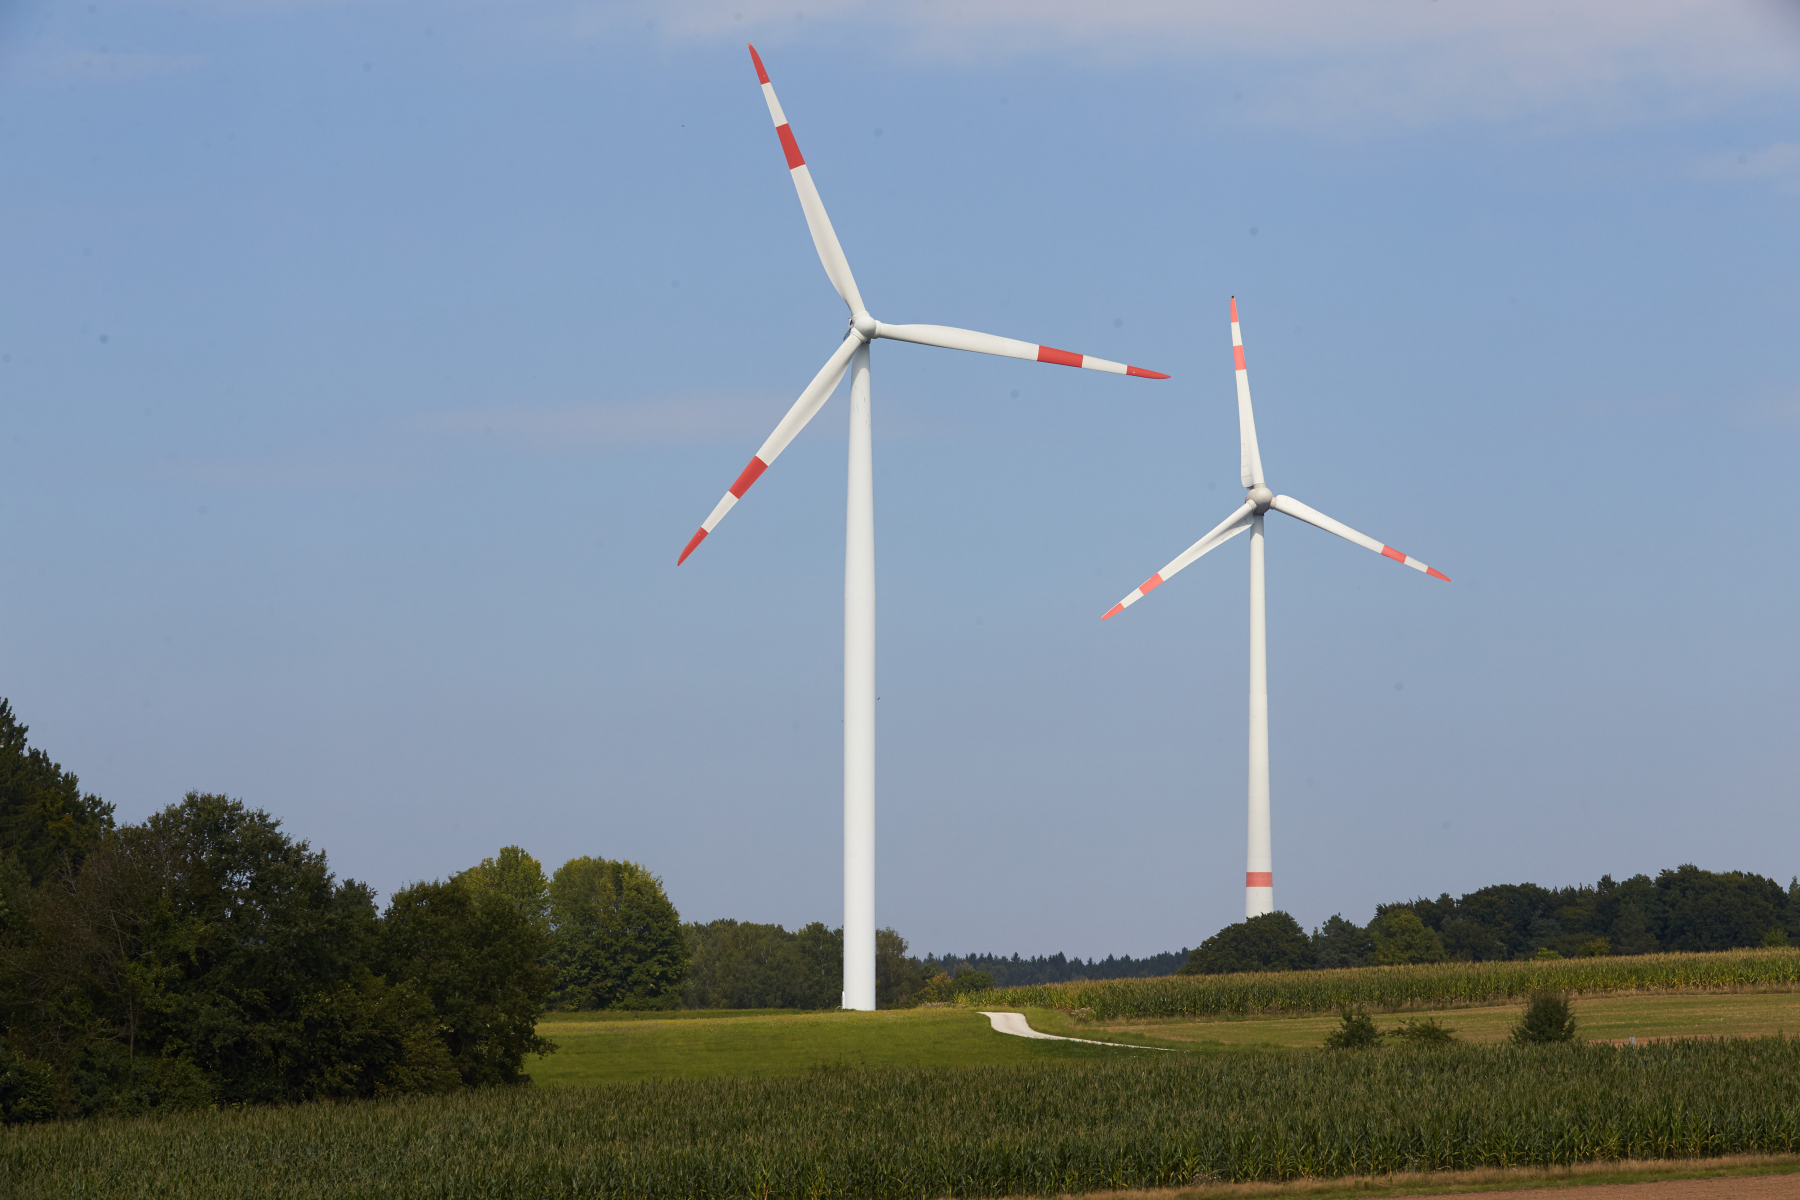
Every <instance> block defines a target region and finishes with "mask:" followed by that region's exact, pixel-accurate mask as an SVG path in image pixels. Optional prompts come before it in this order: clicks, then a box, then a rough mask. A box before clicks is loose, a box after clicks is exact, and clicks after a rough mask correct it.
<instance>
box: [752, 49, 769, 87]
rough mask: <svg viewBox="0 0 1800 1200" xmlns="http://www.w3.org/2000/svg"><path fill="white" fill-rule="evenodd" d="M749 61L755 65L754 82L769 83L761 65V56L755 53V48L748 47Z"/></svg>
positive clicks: (765, 70) (767, 75) (767, 73)
mask: <svg viewBox="0 0 1800 1200" xmlns="http://www.w3.org/2000/svg"><path fill="white" fill-rule="evenodd" d="M750 61H751V62H753V63H755V64H756V82H758V83H767V82H769V72H768V70H767V69H766V68H765V67H764V66H763V65H762V55H760V54H758V53H757V52H756V47H755V46H751V47H750Z"/></svg>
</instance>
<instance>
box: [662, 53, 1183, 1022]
mask: <svg viewBox="0 0 1800 1200" xmlns="http://www.w3.org/2000/svg"><path fill="white" fill-rule="evenodd" d="M750 59H751V61H752V62H754V63H755V64H756V78H757V80H758V81H759V82H761V84H762V93H763V99H764V100H765V101H767V102H768V105H769V116H770V117H772V118H773V119H774V121H775V136H776V137H777V138H779V139H780V141H781V149H782V152H783V153H785V154H786V155H787V165H788V172H789V174H790V175H792V176H793V180H794V190H795V191H797V192H799V193H800V209H801V211H802V212H803V213H805V214H806V227H807V229H809V230H810V231H811V232H812V240H813V246H814V248H816V249H817V250H818V252H819V261H820V262H822V263H823V264H824V265H825V274H826V276H827V277H828V278H829V279H830V280H831V286H832V287H834V288H836V289H837V294H838V295H839V296H841V297H842V298H843V301H844V303H845V304H846V305H848V306H849V308H850V328H849V330H848V332H847V333H846V334H845V335H844V340H843V342H842V343H841V344H840V345H839V346H838V348H837V349H836V350H835V351H834V352H833V353H832V355H831V357H830V358H829V359H827V360H826V361H825V365H824V366H823V367H822V368H820V370H819V373H818V374H817V375H814V376H813V380H812V382H811V383H809V384H807V385H806V389H805V390H804V391H802V392H801V393H800V398H799V399H798V400H796V401H794V406H793V407H792V408H790V409H789V410H788V414H787V416H785V417H783V418H782V419H781V424H779V425H777V426H776V427H775V432H774V433H771V434H770V435H769V439H768V440H767V441H766V442H764V443H763V444H762V449H760V450H758V451H757V452H756V457H755V458H752V459H751V460H750V464H749V465H748V466H746V467H745V468H744V469H743V471H742V472H741V473H740V474H739V475H738V477H737V482H735V483H733V484H732V485H731V488H730V490H728V491H727V492H726V493H725V496H724V498H723V499H721V500H720V501H719V503H718V504H717V505H716V506H715V507H714V508H713V510H712V513H711V514H710V515H709V516H708V517H707V518H706V520H705V521H704V522H702V523H701V525H700V530H699V532H697V533H695V534H694V536H693V537H692V538H690V539H689V540H688V544H687V548H686V549H684V550H682V552H681V557H680V558H679V559H677V560H676V564H677V565H680V564H681V563H683V562H686V561H687V556H688V555H690V554H692V553H693V552H694V547H696V546H698V545H699V544H700V543H701V542H702V541H703V540H705V538H706V535H707V534H709V533H711V532H712V531H713V529H714V527H715V526H717V525H718V523H719V521H720V520H721V519H722V518H723V517H724V516H725V514H726V513H728V512H730V511H731V508H732V506H733V505H735V504H736V503H737V502H738V501H739V500H741V499H742V498H743V496H744V493H745V492H746V491H748V490H749V489H750V485H751V484H753V483H755V482H756V481H757V479H759V478H760V477H761V476H762V473H763V472H764V471H766V470H768V469H769V466H770V464H772V463H773V462H774V461H775V458H776V456H777V455H779V454H780V453H781V452H782V451H783V450H785V449H787V445H788V443H789V442H791V441H793V440H794V437H795V435H796V434H798V433H799V432H800V431H801V430H802V429H803V428H805V427H806V423H807V422H808V421H810V420H812V419H813V415H814V414H815V413H817V412H818V411H819V409H820V407H822V406H823V405H824V403H825V401H826V399H828V398H829V397H830V395H831V393H832V392H833V391H835V390H836V389H837V385H838V382H839V381H840V380H842V379H843V377H844V372H845V371H846V370H848V371H849V372H850V477H849V495H848V498H847V500H846V502H845V521H844V526H845V528H844V995H843V1006H844V1007H845V1008H853V1009H865V1010H872V1009H873V1008H874V1007H875V486H874V459H873V456H872V453H871V449H870V444H869V442H870V401H869V343H870V342H872V341H874V340H875V339H876V338H890V339H892V340H894V341H898V342H914V343H917V344H918V345H921V346H942V347H944V348H945V349H948V350H972V351H975V352H976V353H979V354H998V355H1001V356H1003V357H1006V358H1025V359H1031V360H1034V361H1036V362H1044V363H1055V364H1057V365H1058V366H1064V367H1086V368H1087V369H1088V370H1090V371H1110V372H1112V373H1113V374H1115V375H1139V376H1142V377H1144V378H1146V379H1167V378H1168V376H1167V375H1164V374H1162V373H1161V372H1158V371H1146V370H1144V369H1143V368H1142V367H1128V366H1125V365H1124V364H1123V363H1115V362H1108V361H1106V360H1105V359H1103V358H1089V357H1087V356H1086V355H1081V354H1071V353H1070V352H1069V351H1067V350H1058V349H1056V348H1054V347H1052V346H1040V345H1037V344H1035V343H1032V342H1020V341H1015V340H1014V339H1012V338H1004V337H995V336H994V335H993V334H991V333H976V332H974V331H973V330H969V329H953V328H951V327H949V326H947V325H885V324H883V323H882V322H880V321H877V320H876V319H875V318H874V317H872V316H870V315H869V310H868V309H867V308H866V307H864V305H863V301H862V294H861V293H860V292H858V291H857V290H856V280H855V278H853V277H852V276H851V274H850V263H849V260H848V259H846V258H845V257H844V248H843V247H842V246H840V245H839V244H838V238H837V233H836V232H835V231H833V229H832V228H831V219H830V218H829V217H827V216H826V215H825V204H824V202H823V201H821V200H820V199H819V189H818V188H816V187H814V186H813V181H812V174H811V172H809V171H808V170H807V168H806V160H805V159H804V158H802V157H801V156H800V146H799V144H798V143H797V142H795V140H794V131H793V130H792V129H791V128H790V127H789V126H788V119H787V117H786V116H784V115H783V114H782V111H781V103H780V101H778V100H776V99H775V87H774V85H773V84H771V83H770V82H769V73H768V71H766V70H764V69H763V61H762V56H761V55H759V54H758V53H757V52H756V47H755V46H751V47H750Z"/></svg>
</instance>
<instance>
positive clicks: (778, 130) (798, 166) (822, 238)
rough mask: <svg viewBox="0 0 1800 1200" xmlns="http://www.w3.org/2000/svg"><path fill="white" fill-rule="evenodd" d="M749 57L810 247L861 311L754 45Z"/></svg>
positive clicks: (847, 299)
mask: <svg viewBox="0 0 1800 1200" xmlns="http://www.w3.org/2000/svg"><path fill="white" fill-rule="evenodd" d="M750 61H751V62H754V63H755V64H756V78H757V81H758V82H760V83H761V84H762V93H763V99H764V100H766V101H768V104H769V116H770V117H771V118H773V119H774V121H775V136H776V137H778V138H780V139H781V150H782V153H783V154H785V155H787V165H788V174H790V175H791V176H793V179H794V190H795V191H796V192H799V193H800V210H801V211H802V212H804V213H805V214H806V228H807V229H808V230H810V231H811V232H812V240H813V248H814V249H816V250H817V251H818V252H819V261H820V262H821V263H823V264H824V265H825V274H826V276H827V277H829V278H830V280H831V286H832V287H834V288H836V289H837V294H838V295H839V296H841V297H843V300H844V303H845V304H848V305H849V306H850V312H851V313H852V314H855V313H859V312H861V311H863V302H862V293H861V292H859V291H857V290H856V277H855V276H853V275H851V274H850V260H849V259H847V258H845V257H844V248H843V246H841V245H839V244H838V236H837V230H835V229H833V228H832V227H831V218H830V217H828V216H826V215H825V202H824V201H823V200H821V199H819V189H818V188H817V187H815V186H814V185H813V179H812V172H811V171H809V170H807V168H806V160H805V159H804V158H802V157H801V156H800V143H798V142H796V141H795V140H794V131H793V129H792V127H790V126H789V125H788V119H787V115H786V114H785V113H783V112H782V111H781V101H779V100H777V99H776V98H775V85H774V84H772V83H770V82H769V72H768V71H767V70H765V69H764V68H763V60H762V55H760V54H758V53H757V52H756V47H755V46H751V47H750Z"/></svg>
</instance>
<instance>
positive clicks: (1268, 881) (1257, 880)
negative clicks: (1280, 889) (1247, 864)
mask: <svg viewBox="0 0 1800 1200" xmlns="http://www.w3.org/2000/svg"><path fill="white" fill-rule="evenodd" d="M1244 886H1245V887H1266V888H1272V887H1274V886H1275V872H1273V871H1245V872H1244Z"/></svg>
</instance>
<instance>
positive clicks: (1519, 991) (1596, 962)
mask: <svg viewBox="0 0 1800 1200" xmlns="http://www.w3.org/2000/svg"><path fill="white" fill-rule="evenodd" d="M1795 986H1800V949H1779V950H1726V951H1721V952H1716V953H1710V954H1644V955H1636V956H1633V957H1630V958H1563V959H1551V960H1549V961H1547V962H1537V961H1519V962H1478V963H1419V964H1415V965H1410V966H1401V967H1351V968H1347V969H1343V970H1336V971H1269V972H1264V973H1260V974H1245V975H1165V976H1162V977H1160V978H1154V979H1108V980H1099V981H1094V982H1086V981H1080V982H1074V983H1045V984H1038V985H1035V986H1030V987H1009V988H996V989H994V990H993V991H987V992H977V993H973V994H971V995H968V996H964V997H960V998H959V999H960V1002H961V1003H963V1004H970V1005H974V1006H975V1007H978V1008H981V1007H992V1006H995V1005H1002V1006H1005V1007H1009V1008H1026V1007H1031V1008H1062V1009H1071V1010H1072V1009H1077V1008H1091V1009H1093V1010H1094V1015H1095V1016H1096V1017H1099V1018H1101V1019H1106V1018H1109V1017H1213V1016H1247V1015H1250V1014H1253V1013H1311V1012H1332V1011H1335V1010H1336V1009H1338V1008H1341V1007H1343V1006H1345V1005H1353V1004H1360V1005H1362V1006H1364V1007H1366V1008H1373V1009H1384V1010H1386V1011H1389V1012H1392V1011H1395V1010H1398V1009H1402V1008H1450V1007H1453V1006H1455V1005H1459V1004H1463V1005H1466V1004H1488V1003H1497V1002H1502V1001H1506V1000H1515V999H1522V998H1524V997H1526V996H1529V995H1530V994H1531V993H1532V992H1534V991H1538V990H1549V991H1557V992H1631V991H1661V990H1666V989H1672V988H1702V989H1719V990H1728V989H1734V988H1752V987H1795Z"/></svg>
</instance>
